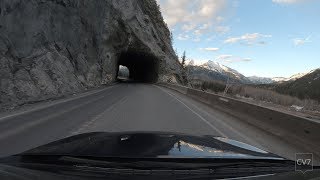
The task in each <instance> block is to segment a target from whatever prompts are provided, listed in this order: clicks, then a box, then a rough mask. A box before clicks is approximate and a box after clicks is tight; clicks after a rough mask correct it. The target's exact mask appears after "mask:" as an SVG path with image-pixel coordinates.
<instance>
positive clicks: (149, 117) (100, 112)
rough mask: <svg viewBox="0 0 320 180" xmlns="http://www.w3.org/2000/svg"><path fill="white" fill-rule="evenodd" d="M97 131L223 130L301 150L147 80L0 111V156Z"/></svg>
mask: <svg viewBox="0 0 320 180" xmlns="http://www.w3.org/2000/svg"><path fill="white" fill-rule="evenodd" d="M99 131H105V132H119V131H120V132H121V131H166V132H181V133H188V134H194V135H215V136H222V137H228V138H232V139H235V140H239V141H242V142H245V143H248V144H251V145H253V146H256V147H258V148H261V149H264V150H267V151H269V152H272V153H275V154H278V155H280V156H283V157H286V158H289V159H294V158H295V153H297V152H302V151H301V150H300V149H296V148H295V147H293V146H291V145H290V144H288V143H287V142H284V141H282V140H281V139H279V138H277V137H275V136H273V135H271V134H268V133H267V132H264V131H263V130H261V129H257V128H255V127H253V126H251V125H249V124H246V123H245V122H241V121H240V120H238V119H236V118H235V117H232V116H229V115H227V114H225V113H223V112H220V111H218V110H215V109H212V108H210V107H208V106H207V105H205V104H202V103H200V102H197V101H195V100H193V99H190V98H188V97H186V96H185V95H182V94H180V93H178V92H175V91H173V90H169V89H166V88H164V87H159V86H157V85H151V84H138V83H119V84H116V85H114V86H110V87H105V88H101V89H98V90H94V91H90V92H86V93H82V94H78V95H76V96H73V97H69V98H67V99H62V100H56V101H51V102H46V103H40V104H36V105H34V106H31V107H29V108H26V109H24V110H17V111H15V112H11V113H6V114H2V115H0V156H1V157H3V156H7V155H12V154H16V153H20V152H23V151H25V150H29V149H31V148H34V147H37V146H40V145H44V144H46V143H49V142H52V141H55V140H58V139H62V138H65V137H69V136H72V135H76V134H81V133H85V132H99Z"/></svg>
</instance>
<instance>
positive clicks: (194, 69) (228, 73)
mask: <svg viewBox="0 0 320 180" xmlns="http://www.w3.org/2000/svg"><path fill="white" fill-rule="evenodd" d="M188 68H189V77H191V78H194V79H202V80H218V81H223V82H227V81H229V82H231V83H242V84H272V83H284V82H291V81H295V80H297V79H300V78H302V77H304V76H306V75H308V74H311V73H312V72H313V71H311V72H308V73H298V74H294V75H292V76H291V77H289V78H285V77H274V78H268V77H258V76H250V77H246V76H244V75H242V74H241V73H239V72H238V71H236V70H234V69H232V68H230V67H227V66H225V65H222V64H220V63H218V62H215V61H211V60H209V61H208V62H206V63H204V64H200V65H192V66H191V65H190V66H188Z"/></svg>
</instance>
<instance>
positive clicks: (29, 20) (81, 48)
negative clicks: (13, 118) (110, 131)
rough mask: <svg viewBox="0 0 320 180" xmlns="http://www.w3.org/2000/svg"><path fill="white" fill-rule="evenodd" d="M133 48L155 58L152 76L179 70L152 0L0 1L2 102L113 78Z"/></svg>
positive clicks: (171, 75)
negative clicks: (121, 60) (154, 73)
mask: <svg viewBox="0 0 320 180" xmlns="http://www.w3.org/2000/svg"><path fill="white" fill-rule="evenodd" d="M127 52H129V53H128V54H127V55H126V53H127ZM131 55H133V56H134V57H136V58H137V59H141V58H142V57H144V58H145V59H148V58H149V59H152V63H149V64H151V65H154V64H156V66H157V67H154V68H153V69H155V70H157V72H156V73H157V74H156V75H153V76H154V77H153V79H152V80H153V81H157V80H160V81H163V80H166V79H168V78H170V79H172V78H177V77H179V73H180V68H179V64H178V60H177V57H176V55H175V53H174V51H173V49H172V45H171V40H170V32H169V30H168V28H167V26H166V25H165V23H164V22H163V18H162V16H161V13H160V11H159V7H158V5H157V3H156V1H155V0H1V1H0V106H2V107H7V106H12V105H19V104H23V103H25V102H30V101H37V100H42V99H48V98H51V97H57V96H60V95H64V94H68V93H74V92H80V91H83V90H85V89H87V88H90V87H97V86H100V85H102V84H108V83H111V82H114V81H115V79H116V74H117V71H118V67H119V64H120V63H119V61H120V57H127V58H124V59H125V60H124V62H125V61H130V56H131ZM127 64H128V62H127ZM129 64H130V63H129ZM133 67H134V66H133ZM147 68H148V67H147V66H146V67H143V68H140V69H139V70H141V69H142V70H145V69H147ZM129 69H130V68H129ZM140 74H141V73H140ZM147 75H150V73H149V74H148V73H147ZM0 108H1V107H0Z"/></svg>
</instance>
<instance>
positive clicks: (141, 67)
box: [118, 51, 159, 83]
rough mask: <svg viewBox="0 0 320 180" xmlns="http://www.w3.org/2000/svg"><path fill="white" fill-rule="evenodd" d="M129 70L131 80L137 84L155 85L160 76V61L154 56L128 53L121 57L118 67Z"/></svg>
mask: <svg viewBox="0 0 320 180" xmlns="http://www.w3.org/2000/svg"><path fill="white" fill-rule="evenodd" d="M119 65H122V66H126V67H127V68H128V69H129V72H130V74H129V78H130V80H132V81H135V82H143V83H155V82H157V81H158V76H159V59H158V58H157V57H155V56H154V55H152V54H148V53H142V52H134V51H128V52H123V53H121V55H120V58H119V61H118V66H119Z"/></svg>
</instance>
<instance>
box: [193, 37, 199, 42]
mask: <svg viewBox="0 0 320 180" xmlns="http://www.w3.org/2000/svg"><path fill="white" fill-rule="evenodd" d="M192 41H193V42H200V41H201V39H200V38H199V37H196V38H194V39H193V40H192Z"/></svg>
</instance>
